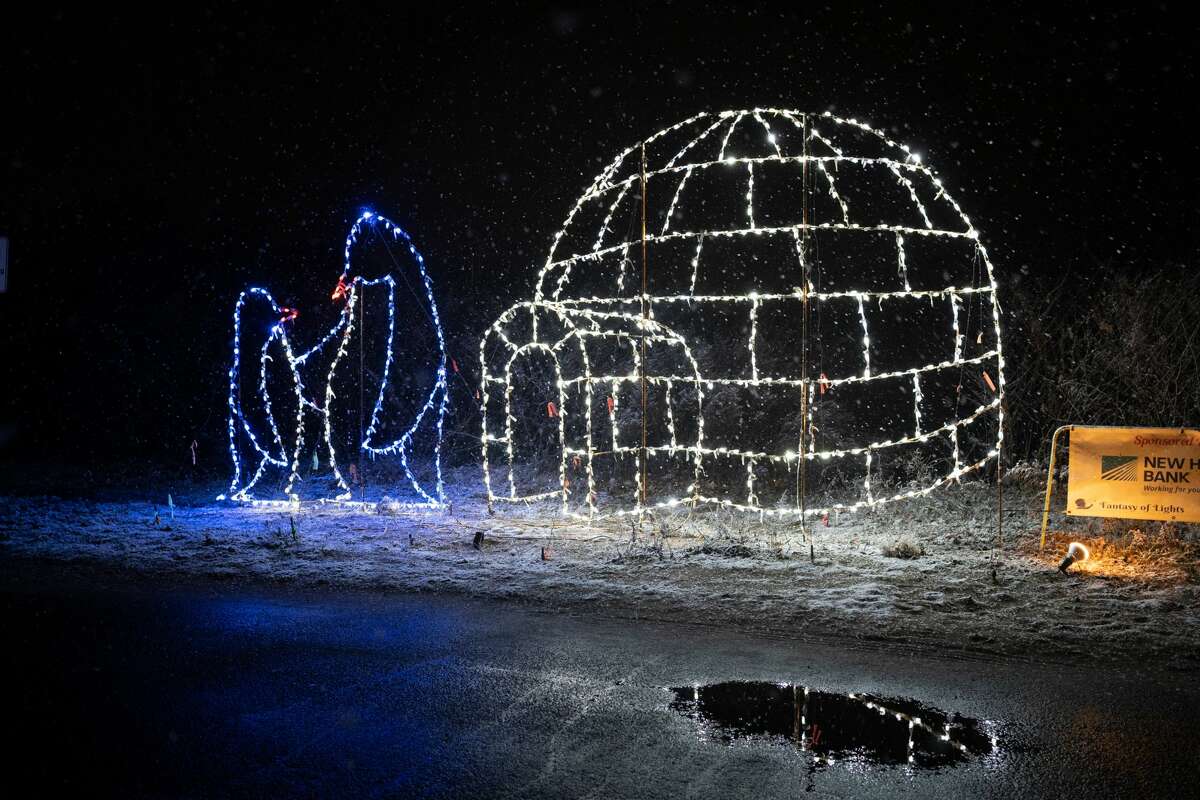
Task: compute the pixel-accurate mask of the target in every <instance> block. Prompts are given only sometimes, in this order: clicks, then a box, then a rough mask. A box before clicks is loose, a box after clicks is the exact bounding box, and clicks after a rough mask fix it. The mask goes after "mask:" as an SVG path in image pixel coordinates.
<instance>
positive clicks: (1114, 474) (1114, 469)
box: [1100, 456, 1138, 481]
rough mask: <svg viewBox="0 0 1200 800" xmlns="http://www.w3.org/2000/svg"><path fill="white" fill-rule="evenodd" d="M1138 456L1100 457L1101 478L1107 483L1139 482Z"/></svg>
mask: <svg viewBox="0 0 1200 800" xmlns="http://www.w3.org/2000/svg"><path fill="white" fill-rule="evenodd" d="M1137 459H1138V457H1137V456H1100V478H1101V479H1102V480H1106V481H1132V480H1137Z"/></svg>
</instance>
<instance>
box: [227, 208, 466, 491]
mask: <svg viewBox="0 0 1200 800" xmlns="http://www.w3.org/2000/svg"><path fill="white" fill-rule="evenodd" d="M368 235H374V236H376V237H377V239H378V241H379V243H380V244H381V246H382V247H383V248H384V249H385V251H386V253H387V255H388V257H389V259H390V261H391V267H392V268H393V269H391V270H390V271H388V272H386V273H385V274H383V275H380V276H378V277H365V276H363V275H361V274H354V267H353V264H352V257H353V255H354V251H355V248H356V246H358V245H359V244H360V239H362V238H365V237H366V236H368ZM394 246H398V247H396V249H397V250H399V251H400V255H401V257H403V253H404V252H407V254H408V258H409V259H410V260H411V262H412V264H413V265H415V267H416V277H419V279H420V280H419V283H418V284H416V285H415V286H414V284H413V282H411V281H410V278H409V275H408V274H406V271H407V272H412V268H411V266H407V265H404V264H402V263H401V261H400V260H398V259H397V257H396V254H395V252H394V251H393V247H394ZM398 287H407V289H408V290H409V291H410V292H411V293H412V295H413V297H414V299H415V300H416V301H417V302H418V304H419V305H420V306H421V311H422V313H423V317H424V318H425V319H427V320H428V322H429V324H430V326H431V328H432V332H433V338H434V339H435V340H436V344H435V345H434V348H435V352H434V353H433V359H434V362H433V367H434V368H433V370H432V372H431V373H430V378H431V380H430V384H431V385H429V386H428V389H427V390H425V389H422V390H420V393H419V397H420V402H419V403H418V407H417V410H416V413H415V416H414V417H413V418H412V419H411V420H410V421H407V422H405V423H404V424H402V425H400V426H399V427H398V428H396V429H395V431H394V433H395V435H391V436H388V435H385V434H384V433H383V431H384V430H385V429H389V428H391V427H392V426H393V425H394V424H395V421H393V420H389V419H387V414H386V412H385V400H386V399H387V397H388V394H389V389H390V387H391V385H392V384H393V383H394V382H395V380H396V376H395V370H396V369H403V368H405V366H406V365H397V364H396V358H395V347H396V317H397V315H396V302H397V289H398ZM369 291H376V292H382V293H383V294H384V297H385V299H386V308H387V314H386V320H387V322H386V333H385V335H384V339H383V350H384V353H383V356H382V363H372V364H371V365H370V371H369V372H368V370H367V367H366V364H365V357H364V354H363V348H362V345H361V339H362V338H363V337H364V336H365V333H366V330H365V324H364V315H365V313H366V311H365V309H366V302H365V299H364V298H365V296H366V294H367V292H369ZM332 300H333V301H334V302H337V303H341V304H342V305H341V310H340V312H339V314H338V317H337V320H336V322H335V323H334V324H333V326H332V327H331V328H329V330H328V331H326V333H325V334H324V335H323V336H321V338H320V339H318V340H317V342H316V343H315V344H314V345H312V346H311V347H310V348H308V349H307V350H304V351H302V352H299V353H297V352H296V349H295V347H294V346H293V343H292V339H293V336H294V331H293V330H292V328H293V326H295V325H296V324H297V323H296V322H295V320H296V318H297V316H298V313H297V311H296V310H294V309H291V308H283V307H281V306H279V305H278V304H277V303H276V302H275V299H274V298H273V297H272V296H271V294H270V292H268V291H267V290H266V289H262V288H258V287H253V288H250V289H247V290H245V291H243V292H242V293H241V295H240V296H239V297H238V300H237V305H236V306H235V308H234V312H233V360H232V362H231V365H230V367H229V395H228V400H227V404H228V411H229V419H228V428H229V453H230V456H231V457H232V459H233V479H232V481H231V483H230V485H229V492H228V498H229V499H230V500H234V501H239V502H283V503H298V502H299V501H300V500H301V493H300V490H299V485H300V483H301V482H302V481H303V480H304V479H303V478H302V477H301V471H302V464H307V463H308V460H309V459H310V458H311V462H312V465H313V470H314V472H315V471H316V470H317V469H318V468H319V467H321V466H322V465H324V466H327V467H328V469H329V475H328V480H327V481H326V485H327V486H330V487H332V491H331V492H329V493H328V494H332V495H333V496H332V497H328V496H325V495H326V493H325V492H323V491H322V490H321V489H320V488H315V489H314V491H313V492H309V493H306V495H305V497H306V498H312V499H319V500H326V501H329V500H332V501H349V500H350V499H351V497H352V492H351V485H350V483H348V482H347V480H346V475H345V474H344V470H345V469H347V467H346V466H345V464H346V461H347V459H345V458H342V459H339V454H338V452H337V447H336V446H335V441H336V440H337V439H338V438H339V437H345V436H349V435H353V436H354V441H355V442H356V444H357V447H355V448H354V449H355V450H356V451H360V452H361V453H362V454H365V455H367V456H369V457H371V458H378V457H381V456H395V457H397V458H398V459H399V463H400V465H401V467H402V469H403V472H404V476H405V479H406V482H407V484H408V485H409V486H410V487H411V489H412V491H413V492H415V494H416V497H417V498H419V499H417V500H415V501H414V502H412V503H406V505H412V506H417V507H427V508H428V507H437V506H440V505H442V504H443V503H444V502H445V488H444V486H443V482H442V467H441V446H442V426H443V423H444V420H445V415H446V408H447V404H448V396H447V386H446V362H447V356H446V343H445V337H444V335H443V333H442V325H441V320H440V318H439V317H438V309H437V303H436V302H435V301H434V296H433V282H432V281H431V280H430V277H429V274H428V272H427V271H426V269H425V259H424V258H423V257H422V256H421V253H420V252H419V251H418V250H417V248H416V247H415V246H414V245H413V243H412V239H411V238H410V237H409V235H408V234H407V233H405V232H404V231H403V230H402V229H401V228H399V227H398V226H396V225H395V224H394V223H393V222H391V221H390V220H388V219H386V218H384V217H381V216H379V215H377V214H373V213H371V212H365V213H363V214H362V215H361V216H360V217H359V218H358V219H357V220H355V222H354V224H353V225H352V226H351V227H350V232H349V234H347V236H346V243H345V249H344V251H343V264H342V273H341V275H340V276H339V277H338V281H337V285H336V287H335V288H334V290H333V293H332ZM252 308H253V309H254V310H256V311H259V312H262V313H261V314H259V316H260V317H263V318H265V319H267V320H269V321H268V322H267V323H264V324H263V325H261V326H257V327H256V329H255V330H254V331H253V335H254V339H253V341H254V342H255V346H252V347H247V346H246V339H248V338H250V336H251V331H249V330H248V329H247V323H246V322H245V317H246V316H247V314H248V312H249V311H250V310H251V309H252ZM259 327H261V330H259V329H258V328H259ZM356 336H357V337H358V339H359V340H360V346H359V348H358V353H357V354H354V353H352V350H353V349H354V348H353V347H352V340H353V339H355V337H356ZM260 340H261V341H260ZM247 357H251V358H254V357H257V361H258V370H257V375H256V376H252V375H246V376H243V361H244V360H245V359H246V358H247ZM281 365H282V366H281ZM355 369H357V372H358V375H359V377H360V380H361V381H362V382H363V384H364V385H362V386H360V387H359V393H358V394H359V395H360V396H361V394H362V393H363V392H365V388H366V387H365V381H366V380H367V379H371V380H374V381H375V382H376V383H378V387H377V388H376V389H375V390H374V391H373V392H371V402H372V405H371V407H370V410H369V411H366V410H365V407H364V406H363V405H362V401H361V399H360V397H354V398H351V397H346V398H345V399H342V398H340V397H339V393H338V391H337V389H336V386H335V384H336V382H337V381H336V378H337V376H338V375H339V371H342V372H352V371H353V370H355ZM269 373H271V375H270V377H272V378H274V380H269ZM247 379H249V380H247ZM280 384H282V385H283V386H285V387H286V388H287V391H286V392H285V393H282V394H286V395H288V396H287V397H283V396H273V395H272V391H271V386H272V385H275V386H278V385H280ZM314 392H315V393H314ZM251 401H252V402H253V404H254V406H255V407H254V410H253V412H251V411H250V410H249V409H248V408H247V403H248V402H251ZM285 401H286V402H288V403H289V404H290V405H289V407H288V412H289V413H288V414H287V415H286V416H285V417H282V418H280V417H279V415H278V414H277V409H278V407H279V406H280V405H281V404H283V403H284V402H285ZM314 417H315V421H316V424H317V427H318V429H319V435H318V436H315V437H314V436H309V435H308V433H307V431H308V430H309V429H310V428H311V427H312V421H311V419H310V420H309V422H308V424H306V418H314ZM355 425H357V430H352V429H353V428H354V427H355ZM421 431H427V432H428V433H429V435H428V437H427V438H428V439H430V440H431V441H432V446H431V448H430V449H431V452H430V453H429V454H427V455H428V460H429V461H430V462H431V463H432V483H433V485H432V486H429V483H430V480H429V478H426V479H425V480H424V481H422V480H421V479H419V478H418V476H417V475H416V474H415V473H414V467H413V464H412V463H411V461H410V458H411V456H412V455H413V450H414V447H415V442H416V439H417V436H418V433H419V432H421ZM355 455H358V453H357V452H356V453H355ZM340 461H341V463H339V462H340ZM352 468H353V467H349V469H352ZM272 469H275V470H279V471H280V474H281V475H282V476H283V477H284V478H285V480H286V483H285V484H284V486H283V489H282V494H283V495H284V497H283V498H268V499H263V498H256V497H255V495H254V491H255V488H256V487H258V486H260V484H261V483H262V482H263V480H264V476H265V475H266V474H267V473H268V471H270V470H272ZM225 498H226V495H221V496H220V497H218V499H221V500H223V499H225Z"/></svg>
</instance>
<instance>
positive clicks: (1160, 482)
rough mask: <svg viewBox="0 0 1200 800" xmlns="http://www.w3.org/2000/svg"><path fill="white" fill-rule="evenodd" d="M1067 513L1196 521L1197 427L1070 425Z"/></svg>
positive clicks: (1199, 498) (1199, 518)
mask: <svg viewBox="0 0 1200 800" xmlns="http://www.w3.org/2000/svg"><path fill="white" fill-rule="evenodd" d="M1067 513H1068V514H1070V515H1073V516H1076V517H1119V518H1124V519H1157V520H1164V521H1172V520H1173V521H1177V522H1200V430H1196V429H1193V428H1084V427H1072V428H1071V460H1070V471H1069V472H1068V477H1067Z"/></svg>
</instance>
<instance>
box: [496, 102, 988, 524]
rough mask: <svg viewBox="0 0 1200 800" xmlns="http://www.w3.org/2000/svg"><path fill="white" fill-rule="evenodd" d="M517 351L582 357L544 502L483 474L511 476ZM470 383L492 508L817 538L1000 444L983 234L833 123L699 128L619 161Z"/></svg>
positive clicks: (561, 385) (798, 118) (551, 398)
mask: <svg viewBox="0 0 1200 800" xmlns="http://www.w3.org/2000/svg"><path fill="white" fill-rule="evenodd" d="M643 186H644V187H645V191H644V200H643V190H642V187H643ZM643 227H644V231H643ZM643 281H644V282H645V289H644V290H643ZM583 341H587V342H589V345H580V346H579V347H576V345H577V344H579V343H581V342H583ZM643 341H644V344H643ZM568 342H571V343H572V344H571V345H568V344H567V343H568ZM601 344H602V345H604V346H602V347H599V350H597V346H598V345H601ZM528 347H544V348H547V349H548V350H549V351H552V352H554V353H555V354H556V355H562V354H564V353H566V352H567V351H568V350H569V349H570V348H575V349H576V350H578V351H579V355H575V356H572V359H571V360H572V363H570V364H569V365H563V364H562V363H561V362H560V364H559V365H560V369H561V370H562V374H561V376H560V377H556V378H555V379H554V383H555V385H553V386H549V387H547V388H546V389H545V392H546V394H547V396H546V398H545V400H544V401H542V399H541V398H536V399H537V400H538V401H540V403H541V405H544V404H545V403H554V408H549V409H547V413H550V414H553V413H554V412H555V411H556V410H557V412H558V413H559V414H560V416H559V421H560V425H561V427H562V431H563V435H562V438H561V439H560V441H561V447H560V453H559V454H558V455H559V458H558V459H557V466H558V471H559V479H560V480H559V485H558V486H555V487H553V488H552V489H551V490H550V491H548V492H540V493H536V494H523V493H522V492H521V491H519V490H518V487H517V486H516V485H514V483H513V482H512V480H511V479H509V480H507V481H504V480H497V477H496V475H494V474H493V472H494V471H495V470H494V469H493V468H494V466H495V465H497V464H502V465H504V466H506V467H507V469H508V470H509V474H510V475H511V474H512V469H513V466H514V464H518V463H520V462H521V460H522V457H523V454H522V443H521V442H520V441H519V435H515V434H514V427H513V425H512V423H511V419H512V416H513V414H514V404H516V405H518V406H520V405H521V398H517V399H516V400H514V397H513V391H514V390H513V383H512V376H511V374H510V372H509V371H506V369H505V365H506V364H507V363H508V362H509V360H510V359H511V358H512V357H513V354H514V353H515V352H517V351H520V350H521V349H522V348H528ZM589 347H590V348H591V349H590V350H589ZM599 351H603V352H602V353H601V352H599ZM623 352H624V353H626V354H627V355H626V356H625V357H622V355H621V354H622V353H623ZM481 359H482V364H483V370H482V386H481V400H482V407H483V409H482V416H483V457H484V476H485V482H486V483H487V489H488V499H489V502H490V503H495V502H519V501H527V500H532V499H537V498H539V497H545V496H547V495H554V496H557V497H559V498H561V501H562V507H563V509H564V511H566V512H567V513H571V514H580V515H587V516H591V515H594V514H596V513H616V514H628V513H641V512H642V511H644V510H645V509H647V508H651V507H672V506H678V505H681V504H717V505H721V506H726V507H733V508H738V509H744V510H748V511H753V512H756V513H763V514H795V513H807V514H824V513H827V512H828V511H830V510H832V509H855V508H861V507H864V506H868V505H876V504H878V503H883V502H889V501H894V500H901V499H905V498H910V497H914V496H917V495H920V494H925V493H928V492H931V491H933V490H935V489H936V488H938V487H939V486H943V485H945V484H946V483H948V482H950V481H954V480H957V479H958V478H960V477H961V476H963V475H965V474H968V473H970V472H973V471H976V470H979V469H981V468H982V467H984V466H986V465H987V464H988V463H989V462H990V461H992V460H993V459H997V458H998V456H999V453H1000V448H1001V444H1002V440H1003V410H1002V399H1003V390H1004V374H1003V373H1004V358H1003V354H1002V348H1001V338H1000V315H999V306H998V304H997V302H996V282H995V276H994V273H993V268H992V264H991V261H990V259H989V258H988V254H987V251H986V249H985V248H984V246H983V244H982V243H981V242H980V236H979V232H978V230H977V229H976V228H975V226H974V225H973V224H972V223H971V221H970V219H969V218H968V217H967V215H966V214H965V213H964V212H963V210H962V209H961V208H960V206H959V205H958V203H957V202H956V201H955V200H954V199H953V198H952V197H951V196H950V194H949V193H948V192H947V191H946V190H945V187H944V186H943V185H942V182H941V180H940V179H939V178H938V177H937V176H936V174H935V173H934V172H933V171H932V170H931V169H930V168H929V167H928V166H926V165H924V164H922V163H921V161H920V159H919V158H918V157H917V156H916V155H915V154H914V153H912V152H911V151H910V150H909V149H908V148H907V147H906V146H904V145H901V144H898V143H896V142H894V141H893V140H892V139H891V138H889V137H888V135H887V134H885V133H883V132H882V131H879V130H876V129H874V128H871V127H870V126H868V125H866V124H864V123H861V122H859V121H857V120H854V119H844V118H841V117H838V116H835V115H833V114H831V113H828V112H826V113H824V114H819V115H813V114H806V113H803V112H799V111H789V110H784V109H752V110H746V111H726V112H721V113H717V114H709V113H705V114H698V115H696V116H694V117H691V118H689V119H687V120H684V121H683V122H680V123H678V124H676V125H673V126H671V127H669V128H666V129H664V130H662V131H659V132H658V133H656V134H654V135H653V136H651V137H649V138H647V139H646V140H645V142H644V143H639V144H638V145H635V146H633V147H630V148H628V149H627V150H625V151H624V152H622V153H621V154H619V155H618V156H617V157H616V158H615V159H614V160H613V161H612V162H611V163H610V164H609V165H608V166H607V167H606V168H605V169H604V170H603V171H602V172H601V173H600V175H599V176H597V178H596V179H595V180H594V181H593V182H592V184H591V186H589V187H588V189H587V190H586V191H585V192H584V193H583V195H582V196H580V198H579V199H578V200H577V201H576V203H575V205H574V206H573V207H572V208H571V210H570V213H569V214H568V215H567V218H566V220H565V222H564V223H563V226H562V228H561V229H560V230H559V232H558V233H557V234H556V235H555V237H554V241H553V244H552V246H551V248H550V253H549V255H548V257H547V259H546V262H545V264H544V266H543V267H542V269H541V271H540V272H539V274H538V276H537V283H536V286H535V289H534V296H533V299H532V300H531V301H529V302H526V303H519V304H517V305H515V306H513V307H512V308H510V309H509V310H508V311H507V312H505V314H503V315H502V316H501V317H500V318H499V319H498V320H497V321H496V322H495V323H494V324H493V325H492V326H491V327H490V328H489V329H488V331H487V333H486V334H485V336H484V339H483V341H482V343H481ZM526 406H527V407H530V408H537V407H539V405H538V403H527V404H526ZM576 427H577V428H578V432H577V433H575V432H574V431H575V428H576ZM683 428H686V429H687V430H686V433H684V432H682V430H681V429H683ZM606 471H607V473H606ZM605 474H607V476H608V477H607V479H605V478H604V475H605ZM802 477H803V480H801V478H802Z"/></svg>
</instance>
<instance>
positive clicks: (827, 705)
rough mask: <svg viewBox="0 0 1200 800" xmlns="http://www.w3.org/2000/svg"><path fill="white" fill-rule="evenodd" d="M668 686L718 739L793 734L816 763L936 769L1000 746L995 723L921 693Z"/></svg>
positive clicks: (681, 706)
mask: <svg viewBox="0 0 1200 800" xmlns="http://www.w3.org/2000/svg"><path fill="white" fill-rule="evenodd" d="M669 691H671V692H672V693H674V695H675V698H674V700H673V701H672V703H671V708H672V709H674V710H675V711H678V712H679V713H681V714H683V715H684V716H686V717H688V718H690V719H692V720H695V721H696V722H697V723H698V724H699V725H700V727H701V731H702V732H703V733H705V734H711V735H712V736H713V738H716V739H720V740H721V741H724V742H725V743H726V744H732V743H733V742H734V741H735V740H737V739H751V738H771V739H787V740H789V741H791V742H793V743H795V745H796V746H797V747H799V748H800V749H801V750H802V751H805V752H809V753H812V754H813V756H814V757H815V759H816V761H817V763H824V764H833V763H836V762H838V761H853V762H858V763H864V764H880V765H904V764H907V765H909V766H910V767H913V768H917V769H937V768H940V767H948V766H954V765H957V764H961V763H963V762H965V761H967V760H968V759H970V758H973V757H978V756H986V755H990V754H992V753H993V752H994V751H996V749H997V742H996V737H995V736H994V735H993V734H992V733H991V732H990V728H991V727H992V726H991V725H990V724H989V723H986V722H979V721H977V720H974V719H968V718H966V717H960V716H958V715H957V714H946V713H944V712H942V711H938V710H937V709H934V708H930V707H928V706H923V705H921V704H920V703H918V702H916V701H914V700H904V699H888V700H884V699H881V698H878V697H874V696H872V695H867V694H856V693H853V692H852V693H849V694H842V693H838V692H821V691H816V690H812V689H809V688H808V687H805V686H799V685H796V684H788V683H768V682H742V681H729V682H726V683H714V684H709V685H707V686H699V685H697V686H684V687H678V688H673V689H670V690H669ZM985 728H987V729H988V730H985Z"/></svg>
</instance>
